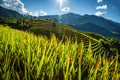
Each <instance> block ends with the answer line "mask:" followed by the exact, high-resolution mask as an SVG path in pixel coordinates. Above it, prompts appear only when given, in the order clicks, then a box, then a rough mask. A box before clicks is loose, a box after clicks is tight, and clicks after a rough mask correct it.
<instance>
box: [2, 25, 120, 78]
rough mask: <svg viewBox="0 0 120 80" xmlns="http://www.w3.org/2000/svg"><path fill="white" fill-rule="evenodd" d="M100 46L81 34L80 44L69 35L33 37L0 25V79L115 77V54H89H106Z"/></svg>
mask: <svg viewBox="0 0 120 80" xmlns="http://www.w3.org/2000/svg"><path fill="white" fill-rule="evenodd" d="M85 41H86V42H85ZM86 45H87V47H86ZM98 47H99V48H98ZM97 48H98V49H97ZM100 49H101V50H100ZM104 49H105V48H104V47H103V46H102V45H101V44H100V43H99V41H97V40H96V39H92V38H91V37H90V36H87V35H85V34H83V33H81V42H80V43H78V42H77V39H76V40H75V41H74V42H73V41H71V39H70V38H67V39H66V40H65V41H64V42H63V39H61V40H58V38H56V36H55V35H54V34H53V35H52V36H51V38H47V37H46V36H42V35H40V36H35V35H34V34H32V33H28V32H24V31H18V30H14V29H11V28H9V27H7V26H6V27H3V26H2V25H0V79H2V80H119V79H120V63H119V62H118V55H117V56H116V57H115V58H114V59H111V60H110V59H108V58H106V57H105V56H103V57H101V55H93V54H94V52H97V51H98V53H101V51H103V53H106V50H104ZM95 50H96V51H95ZM99 50H100V51H99ZM116 54H117V53H116Z"/></svg>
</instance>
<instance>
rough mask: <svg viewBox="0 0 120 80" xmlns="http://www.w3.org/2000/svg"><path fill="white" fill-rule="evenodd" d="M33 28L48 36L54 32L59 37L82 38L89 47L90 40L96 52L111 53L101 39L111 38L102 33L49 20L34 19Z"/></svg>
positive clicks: (73, 39) (79, 39)
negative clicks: (55, 23)
mask: <svg viewBox="0 0 120 80" xmlns="http://www.w3.org/2000/svg"><path fill="white" fill-rule="evenodd" d="M30 23H31V28H30V31H32V32H34V33H35V34H42V35H43V34H44V35H46V36H48V37H50V36H51V34H52V33H54V34H55V35H56V37H57V38H60V39H61V38H63V36H65V38H66V37H70V40H71V41H75V40H76V39H77V41H78V42H81V40H82V41H83V42H84V45H85V47H88V44H89V42H91V44H92V49H93V51H94V52H95V53H96V54H99V53H101V54H104V53H105V54H109V53H110V52H109V51H108V50H107V49H106V48H105V47H104V46H103V45H102V44H101V42H100V41H99V40H100V39H103V40H104V42H108V43H109V40H108V39H107V38H105V37H103V36H101V35H98V34H94V33H89V34H88V33H86V32H80V31H76V30H75V29H73V28H71V27H69V26H67V25H58V24H57V26H56V27H53V26H52V22H51V21H47V20H32V21H30Z"/></svg>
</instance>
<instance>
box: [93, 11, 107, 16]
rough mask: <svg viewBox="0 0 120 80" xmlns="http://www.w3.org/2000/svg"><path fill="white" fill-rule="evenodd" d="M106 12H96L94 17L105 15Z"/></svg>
mask: <svg viewBox="0 0 120 80" xmlns="http://www.w3.org/2000/svg"><path fill="white" fill-rule="evenodd" d="M106 13H107V12H101V11H97V12H96V13H95V15H96V16H102V15H103V14H106Z"/></svg>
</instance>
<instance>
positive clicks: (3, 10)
mask: <svg viewBox="0 0 120 80" xmlns="http://www.w3.org/2000/svg"><path fill="white" fill-rule="evenodd" d="M6 15H9V16H14V17H15V16H16V17H20V16H22V15H21V14H20V13H18V12H16V11H13V10H10V9H6V8H3V7H1V6H0V16H2V17H6Z"/></svg>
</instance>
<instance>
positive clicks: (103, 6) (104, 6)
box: [96, 4, 107, 10]
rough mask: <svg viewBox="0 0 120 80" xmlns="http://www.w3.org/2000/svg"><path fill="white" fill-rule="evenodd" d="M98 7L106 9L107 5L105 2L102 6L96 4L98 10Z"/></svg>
mask: <svg viewBox="0 0 120 80" xmlns="http://www.w3.org/2000/svg"><path fill="white" fill-rule="evenodd" d="M98 9H107V5H106V4H105V5H102V6H97V7H96V10H98Z"/></svg>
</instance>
